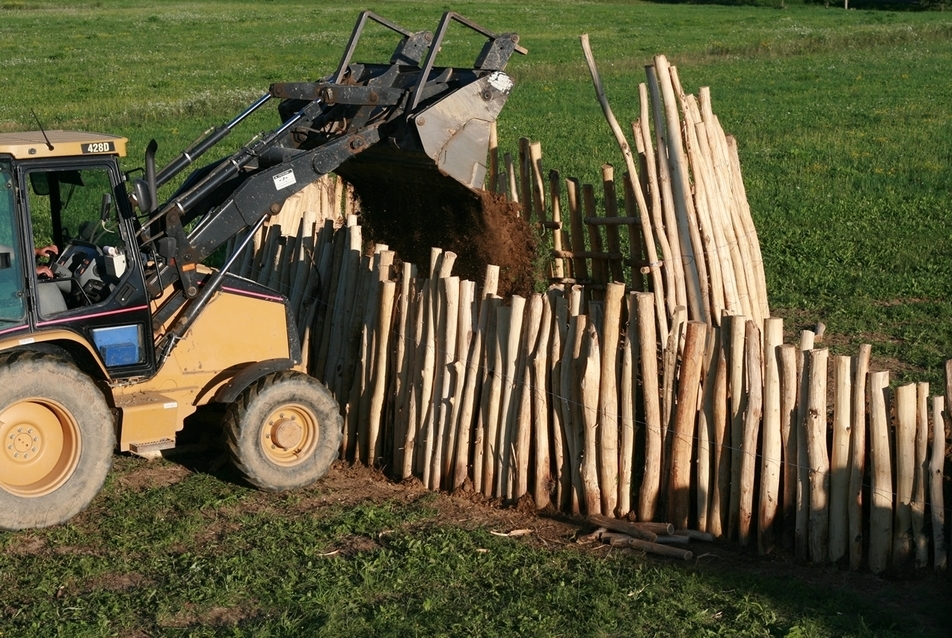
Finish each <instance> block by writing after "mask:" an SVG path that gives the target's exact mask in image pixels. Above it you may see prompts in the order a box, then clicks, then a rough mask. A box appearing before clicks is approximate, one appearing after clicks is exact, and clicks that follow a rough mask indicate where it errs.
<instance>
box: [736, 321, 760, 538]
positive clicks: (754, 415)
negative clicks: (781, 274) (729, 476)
mask: <svg viewBox="0 0 952 638" xmlns="http://www.w3.org/2000/svg"><path fill="white" fill-rule="evenodd" d="M744 340H745V342H746V348H745V353H744V354H745V361H744V367H745V368H746V369H747V412H746V414H745V415H744V440H743V443H742V447H741V459H740V518H739V521H738V524H737V530H738V538H739V540H740V544H741V545H744V546H746V545H747V543H748V542H749V539H750V527H751V522H752V519H753V516H754V476H755V474H756V468H757V441H758V440H759V439H760V419H761V416H762V415H763V387H764V386H763V369H764V367H763V352H762V350H761V349H762V347H763V346H762V342H761V340H760V330H758V329H757V326H756V325H755V324H754V322H753V321H751V320H748V321H747V325H746V326H745V334H744Z"/></svg>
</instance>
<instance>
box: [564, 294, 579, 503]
mask: <svg viewBox="0 0 952 638" xmlns="http://www.w3.org/2000/svg"><path fill="white" fill-rule="evenodd" d="M581 297H582V289H581V286H572V288H571V291H570V293H569V304H568V306H569V307H568V317H569V320H568V330H567V332H566V337H565V347H564V349H563V352H562V367H561V378H560V379H559V389H560V393H559V398H560V403H561V407H562V413H563V422H564V425H563V427H564V428H565V441H566V447H567V449H566V456H567V458H568V467H569V473H570V476H571V484H572V489H571V490H570V493H569V498H568V501H569V509H570V510H571V512H572V514H578V513H579V511H580V507H579V503H580V501H581V500H582V499H583V496H582V479H581V477H580V475H579V468H580V459H581V455H582V451H581V430H582V425H581V423H580V417H579V414H578V410H577V403H576V402H574V401H573V399H572V397H573V396H574V395H575V394H576V393H575V391H574V387H575V385H576V384H575V383H574V380H575V372H576V361H578V358H579V356H580V353H581V348H582V335H583V333H582V332H581V330H580V328H579V318H578V316H579V307H580V304H581Z"/></svg>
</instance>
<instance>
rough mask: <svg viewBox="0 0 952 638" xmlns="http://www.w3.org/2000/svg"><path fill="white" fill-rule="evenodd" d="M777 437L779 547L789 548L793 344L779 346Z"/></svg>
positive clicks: (793, 505) (793, 484)
mask: <svg viewBox="0 0 952 638" xmlns="http://www.w3.org/2000/svg"><path fill="white" fill-rule="evenodd" d="M779 353H780V356H779V360H780V436H781V438H782V439H783V481H782V485H783V504H782V512H783V548H784V549H793V532H794V527H795V523H796V517H797V463H798V460H797V459H798V457H797V425H796V423H797V394H798V393H799V391H800V386H799V384H798V381H797V347H796V346H795V345H793V344H792V343H787V344H784V345H782V346H780V350H779Z"/></svg>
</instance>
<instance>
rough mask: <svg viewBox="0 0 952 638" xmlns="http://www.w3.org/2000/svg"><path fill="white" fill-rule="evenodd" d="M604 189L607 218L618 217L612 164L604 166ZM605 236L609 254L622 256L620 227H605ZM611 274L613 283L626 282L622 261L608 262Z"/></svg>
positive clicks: (613, 260)
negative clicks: (619, 235)
mask: <svg viewBox="0 0 952 638" xmlns="http://www.w3.org/2000/svg"><path fill="white" fill-rule="evenodd" d="M602 189H603V192H604V194H605V199H604V202H605V217H618V193H617V189H616V188H615V168H614V167H613V166H612V165H611V164H602ZM605 236H606V238H607V240H608V252H609V254H617V255H620V254H621V241H620V240H619V237H618V226H616V225H615V224H609V225H607V226H606V227H605ZM608 267H609V272H610V275H611V279H612V281H625V274H624V272H622V267H621V260H620V259H609V260H608Z"/></svg>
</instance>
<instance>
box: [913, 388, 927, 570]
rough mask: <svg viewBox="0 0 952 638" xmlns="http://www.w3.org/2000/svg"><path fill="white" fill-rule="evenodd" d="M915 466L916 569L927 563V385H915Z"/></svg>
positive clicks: (914, 537) (914, 539)
mask: <svg viewBox="0 0 952 638" xmlns="http://www.w3.org/2000/svg"><path fill="white" fill-rule="evenodd" d="M916 415H917V418H916V466H915V476H914V477H913V480H912V540H913V543H914V544H915V548H916V569H923V568H924V567H925V566H926V565H927V564H928V563H929V539H928V537H927V535H926V485H925V484H926V481H927V480H928V476H929V465H928V461H927V453H928V447H929V384H928V383H926V382H923V381H920V382H919V383H917V384H916Z"/></svg>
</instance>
